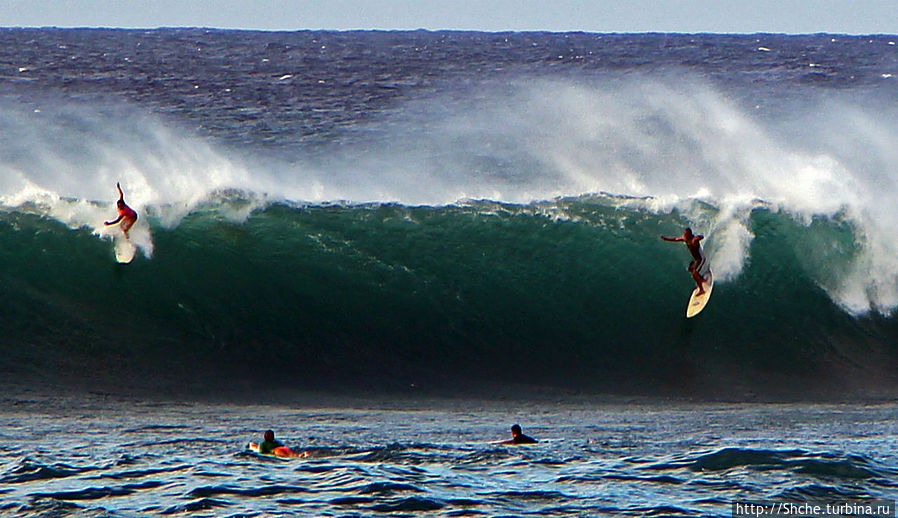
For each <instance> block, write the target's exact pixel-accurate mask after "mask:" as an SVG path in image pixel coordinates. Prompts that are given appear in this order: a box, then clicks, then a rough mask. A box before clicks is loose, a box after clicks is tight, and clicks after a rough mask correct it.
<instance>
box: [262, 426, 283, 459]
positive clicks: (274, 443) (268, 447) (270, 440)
mask: <svg viewBox="0 0 898 518" xmlns="http://www.w3.org/2000/svg"><path fill="white" fill-rule="evenodd" d="M262 438H263V439H265V440H264V441H262V442H260V443H259V453H263V454H264V453H271V452H273V451H274V449H275V448H282V447H283V446H284V443H282V442H281V441H279V440H277V439H275V438H274V430H267V431H266V432H265V433H264V434H262Z"/></svg>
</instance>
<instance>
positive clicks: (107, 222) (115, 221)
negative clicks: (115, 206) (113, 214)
mask: <svg viewBox="0 0 898 518" xmlns="http://www.w3.org/2000/svg"><path fill="white" fill-rule="evenodd" d="M124 217H125V215H124V214H119V215H118V217H117V218H115V219H114V220H112V221H104V222H103V223H104V224H105V225H106V226H107V227H108V226H110V225H115V224H116V223H118V222H119V221H121V220H122V218H124Z"/></svg>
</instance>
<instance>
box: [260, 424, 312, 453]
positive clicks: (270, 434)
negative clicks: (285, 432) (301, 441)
mask: <svg viewBox="0 0 898 518" xmlns="http://www.w3.org/2000/svg"><path fill="white" fill-rule="evenodd" d="M262 438H263V439H265V440H264V441H262V442H260V443H259V444H258V445H256V448H253V445H254V444H255V443H250V448H251V449H257V450H258V453H261V454H263V455H274V456H275V457H287V458H291V457H308V456H309V455H311V454H310V453H309V452H308V451H296V450H293V449H291V448H290V447H289V446H284V444H283V443H282V442H281V441H278V440H277V439H275V438H274V431H273V430H266V431H265V433H264V434H263V435H262Z"/></svg>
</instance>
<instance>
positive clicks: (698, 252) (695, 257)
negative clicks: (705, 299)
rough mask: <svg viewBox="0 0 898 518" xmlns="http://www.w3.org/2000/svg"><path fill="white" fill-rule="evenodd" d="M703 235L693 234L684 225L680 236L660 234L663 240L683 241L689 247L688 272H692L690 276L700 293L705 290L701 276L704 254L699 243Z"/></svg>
mask: <svg viewBox="0 0 898 518" xmlns="http://www.w3.org/2000/svg"><path fill="white" fill-rule="evenodd" d="M704 238H705V236H703V235H701V234H699V235H695V234H693V233H692V229H691V228H689V227H686V229H685V230H683V235H682V236H676V237H669V236H665V235H662V236H661V239H663V240H665V241H683V242H684V243H686V248H688V249H689V253H691V254H692V262H691V263H689V273H691V274H692V278H693V279H695V283H696V284H697V285H698V293H699V295H701V294H702V293H704V292H705V288H704V287H702V284H703V283H704V281H705V279H704V278H702V275H701V273H700V272H701V269H702V267H703V266H705V261H706V259H705V254H703V253H702V245H701V244H700V243H699V242H700V241H701V240H702V239H704Z"/></svg>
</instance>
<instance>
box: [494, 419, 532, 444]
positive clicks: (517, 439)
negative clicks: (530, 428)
mask: <svg viewBox="0 0 898 518" xmlns="http://www.w3.org/2000/svg"><path fill="white" fill-rule="evenodd" d="M538 442H539V441H537V440H536V439H534V438H533V437H530V436H527V435H524V431H523V430H521V425H519V424H515V425H512V426H511V439H508V440H507V441H502V442H500V443H498V444H535V443H538Z"/></svg>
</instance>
